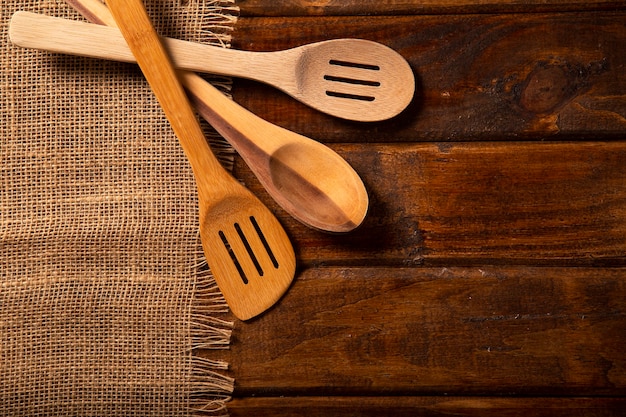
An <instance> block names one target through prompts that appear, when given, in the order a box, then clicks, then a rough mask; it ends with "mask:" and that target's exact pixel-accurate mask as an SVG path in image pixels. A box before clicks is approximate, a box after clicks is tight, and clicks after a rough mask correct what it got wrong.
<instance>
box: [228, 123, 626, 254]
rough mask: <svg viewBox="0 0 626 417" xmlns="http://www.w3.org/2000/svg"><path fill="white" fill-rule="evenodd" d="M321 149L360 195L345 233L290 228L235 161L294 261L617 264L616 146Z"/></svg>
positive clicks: (619, 200) (625, 182) (623, 151)
mask: <svg viewBox="0 0 626 417" xmlns="http://www.w3.org/2000/svg"><path fill="white" fill-rule="evenodd" d="M376 137H377V136H376V133H375V132H372V134H371V137H370V139H371V140H375V139H376ZM332 147H333V148H334V149H335V150H336V151H337V152H339V153H340V154H341V155H343V156H344V157H345V158H346V160H348V162H349V163H351V164H352V165H353V166H354V168H355V169H356V171H357V172H358V173H359V174H360V175H361V177H362V178H363V181H364V183H365V185H366V188H367V189H368V192H369V196H370V210H369V213H368V216H367V218H366V219H365V222H364V223H363V225H362V226H361V227H360V228H359V229H357V230H356V231H354V232H352V233H349V234H346V235H329V234H324V233H321V232H316V231H313V230H311V229H309V228H307V227H305V226H303V225H301V224H300V223H298V222H297V221H295V220H293V219H292V218H291V217H289V216H288V215H287V214H285V212H284V211H282V210H281V209H280V207H278V206H277V205H276V204H275V203H274V202H273V201H272V200H271V199H269V197H268V196H267V194H265V192H264V190H263V189H262V188H261V186H260V185H259V183H258V181H257V180H256V178H254V177H253V176H252V174H251V173H250V171H249V170H248V168H247V167H246V166H245V165H244V164H243V163H242V162H241V161H240V160H237V163H236V165H235V173H236V175H237V176H238V177H239V178H242V179H243V181H244V183H245V184H246V185H247V186H248V187H250V188H251V189H252V191H253V192H255V193H256V194H257V195H258V196H260V197H261V199H262V200H263V201H264V202H266V203H267V204H268V206H270V208H271V209H272V210H273V211H274V212H275V213H276V214H277V215H278V216H279V218H280V220H281V221H282V223H283V224H284V225H285V227H286V229H287V231H288V233H289V234H290V236H291V237H292V240H293V242H294V245H295V247H296V250H297V252H298V258H299V259H298V260H299V262H300V264H301V265H320V266H321V265H370V266H371V265H395V266H406V265H420V264H423V265H455V264H456V265H472V264H484V263H490V264H499V265H510V264H523V265H589V266H592V265H622V266H623V265H626V168H625V167H626V165H625V161H626V142H623V141H620V142H617V141H615V142H608V143H607V142H598V143H596V142H566V143H535V142H508V143H507V142H497V143H456V144H449V143H448V144H445V143H439V144H352V145H350V144H349V145H333V146H332Z"/></svg>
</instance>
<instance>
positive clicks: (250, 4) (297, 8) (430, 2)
mask: <svg viewBox="0 0 626 417" xmlns="http://www.w3.org/2000/svg"><path fill="white" fill-rule="evenodd" d="M237 5H238V6H239V7H240V8H241V13H242V15H244V16H330V15H341V16H346V15H349V16H354V15H363V14H367V15H400V14H402V15H411V14H427V13H428V14H442V13H517V12H531V11H535V12H537V11H565V10H568V11H582V10H586V11H591V10H615V9H620V8H624V7H625V4H624V2H622V1H615V0H613V1H602V0H587V1H585V0H526V1H524V2H520V1H515V0H481V1H470V0H388V1H379V0H324V1H319V0H318V1H310V0H306V1H305V0H296V1H293V0H275V1H272V2H271V4H270V3H269V2H268V1H267V0H237Z"/></svg>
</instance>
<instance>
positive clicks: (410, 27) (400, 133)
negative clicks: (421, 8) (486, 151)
mask: <svg viewBox="0 0 626 417" xmlns="http://www.w3.org/2000/svg"><path fill="white" fill-rule="evenodd" d="M302 28H306V29H305V30H302ZM336 37H362V38H365V39H370V40H374V41H378V42H381V43H383V44H386V45H388V46H390V47H391V48H393V49H395V50H396V51H398V52H399V53H400V54H401V55H403V56H404V57H405V58H406V59H407V60H408V62H409V63H410V65H411V67H412V68H413V70H414V72H415V75H416V78H417V92H416V94H415V98H414V100H413V103H412V104H411V105H410V106H409V108H408V109H407V110H406V111H405V112H404V113H402V114H401V115H399V116H398V117H396V118H395V119H392V120H390V121H388V122H382V123H375V124H363V123H354V122H352V123H351V122H346V121H341V120H338V119H334V118H332V117H329V116H325V115H323V114H321V113H319V112H316V111H314V110H311V109H308V108H306V107H305V106H303V105H301V104H300V103H294V101H293V100H291V99H290V98H288V97H287V96H286V95H285V94H282V93H279V92H276V91H274V90H273V89H271V88H269V87H264V86H257V85H255V84H254V83H253V82H244V81H241V82H239V80H237V82H236V83H235V89H234V98H235V100H236V101H237V102H239V103H241V104H242V105H243V106H244V107H246V108H248V109H250V110H252V111H253V112H254V113H256V114H258V115H259V116H261V117H263V118H264V119H267V120H269V121H271V122H273V123H277V124H279V125H281V126H283V127H286V128H289V129H291V130H295V131H297V132H299V133H302V134H305V135H307V136H310V137H313V138H315V139H318V140H322V141H326V142H359V141H361V140H362V138H363V137H364V136H365V135H367V136H369V137H375V140H376V141H379V142H381V141H384V142H398V141H402V142H414V141H444V140H445V141H460V140H461V141H467V140H503V139H506V140H529V139H545V138H551V139H566V140H578V139H581V138H585V139H602V140H606V139H615V138H620V137H622V134H623V132H624V130H625V129H626V71H625V69H626V54H624V52H623V50H624V49H623V48H624V45H626V13H623V12H597V13H550V14H521V15H517V14H511V15H443V16H381V17H372V16H355V17H350V18H349V19H348V18H343V17H319V18H315V19H313V18H290V19H281V18H248V19H245V18H242V19H240V22H239V23H238V25H237V29H236V32H235V44H234V46H235V47H237V48H241V49H251V50H275V49H284V48H288V47H293V46H296V45H300V44H303V43H307V42H312V41H319V40H323V39H328V38H336Z"/></svg>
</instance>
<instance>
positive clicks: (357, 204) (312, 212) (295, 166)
mask: <svg viewBox="0 0 626 417" xmlns="http://www.w3.org/2000/svg"><path fill="white" fill-rule="evenodd" d="M67 2H68V3H69V4H70V5H72V6H73V7H74V8H75V9H76V10H78V11H79V12H80V13H81V14H83V15H84V16H85V17H87V18H88V19H90V20H92V21H95V22H99V23H103V24H108V25H113V24H115V21H114V20H113V18H112V16H111V15H110V12H109V10H108V9H107V8H106V6H104V5H103V4H102V3H100V2H99V1H98V0H67ZM31 15H32V13H27V12H17V13H16V14H15V15H14V16H13V19H12V22H11V29H10V35H11V39H12V41H19V39H22V38H21V36H20V35H18V33H17V32H15V31H14V29H15V28H16V27H18V26H21V25H18V26H16V25H15V23H16V22H20V21H23V19H30V17H32V16H31ZM31 29H32V27H31ZM19 33H22V32H21V31H20V32H19ZM124 42H125V41H124ZM179 76H180V77H181V81H182V82H183V83H184V84H185V87H186V88H187V91H188V92H189V93H190V95H191V98H192V99H193V101H194V104H195V105H196V107H197V109H198V112H199V113H200V115H201V116H202V117H203V118H204V119H205V120H207V121H208V122H209V123H211V124H212V125H213V127H214V128H215V129H216V130H217V131H218V132H219V133H220V134H221V135H222V136H223V137H224V138H225V139H226V140H228V141H229V142H230V144H231V145H232V146H233V147H234V148H235V149H236V150H237V152H238V153H239V155H240V156H241V157H242V158H243V159H244V160H245V161H246V163H247V164H248V166H249V167H250V169H251V170H252V171H253V172H254V174H255V175H256V177H257V178H258V179H259V181H260V182H261V184H262V185H263V186H264V187H265V189H266V190H267V192H268V193H269V194H270V196H272V198H273V199H274V200H275V201H276V202H277V203H278V204H280V205H281V207H283V209H285V211H287V213H289V214H290V215H291V216H293V217H294V218H296V219H297V220H299V221H300V222H302V223H303V224H305V225H307V226H309V227H312V228H315V229H319V230H322V231H327V232H337V233H342V232H349V231H351V230H353V229H355V228H356V227H358V226H359V225H360V224H361V223H362V222H363V220H364V218H365V215H366V214H367V209H368V205H369V199H368V196H367V191H366V190H365V186H364V185H363V182H362V181H361V178H360V177H359V175H358V174H357V173H356V172H355V171H354V169H352V167H351V166H350V165H349V164H348V163H347V162H346V161H345V160H344V159H343V158H341V157H340V156H339V155H338V154H337V153H336V152H334V151H332V150H331V149H330V148H328V147H326V146H325V145H323V144H321V143H319V142H317V141H314V140H312V139H309V138H307V137H305V136H302V135H298V134H296V133H294V132H291V131H289V130H287V129H283V128H281V127H278V126H276V125H274V124H271V123H269V122H267V121H265V120H263V119H261V118H259V117H257V116H256V115H254V114H253V113H251V112H249V111H247V110H246V109H244V108H243V107H241V106H239V105H237V104H236V103H235V102H233V101H232V100H230V99H228V98H227V97H225V96H224V95H223V94H221V93H220V92H219V91H218V90H217V89H215V88H213V86H212V85H211V84H209V83H208V82H206V81H205V80H204V79H202V78H201V77H200V76H198V75H196V74H195V73H192V72H186V71H180V72H179Z"/></svg>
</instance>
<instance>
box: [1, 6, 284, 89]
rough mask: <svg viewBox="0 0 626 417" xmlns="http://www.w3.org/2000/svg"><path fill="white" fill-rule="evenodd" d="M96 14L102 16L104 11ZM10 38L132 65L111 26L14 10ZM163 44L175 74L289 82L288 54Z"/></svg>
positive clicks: (132, 59) (167, 41)
mask: <svg viewBox="0 0 626 417" xmlns="http://www.w3.org/2000/svg"><path fill="white" fill-rule="evenodd" d="M98 13H99V15H103V16H106V14H105V13H103V12H98ZM9 36H10V37H11V41H12V42H13V43H14V44H15V45H18V46H21V47H24V48H34V49H40V50H44V51H50V52H57V53H63V54H70V55H78V56H86V57H90V58H100V59H107V60H112V61H121V62H131V63H134V62H136V59H135V56H134V55H133V53H132V52H131V50H130V48H129V47H128V44H127V43H126V40H125V39H124V37H123V36H122V34H121V33H120V31H119V29H117V28H115V27H110V26H103V25H97V24H93V23H85V22H80V21H75V20H69V19H63V18H58V17H52V16H46V15H42V14H37V13H31V12H25V11H18V12H16V13H15V14H14V15H13V17H12V18H11V25H10V27H9ZM161 41H162V43H163V44H164V45H165V47H166V49H167V51H168V52H169V55H170V57H171V59H172V61H173V63H174V64H175V66H176V68H179V69H183V70H187V71H196V72H201V73H211V74H219V75H227V76H232V77H238V78H249V79H253V80H257V81H261V82H265V83H269V84H271V85H275V86H277V87H278V88H284V87H283V84H284V83H285V82H293V81H291V80H290V79H289V77H285V74H286V73H287V74H290V73H291V72H290V71H288V70H287V69H286V65H290V64H291V62H292V61H293V60H289V59H287V57H286V55H288V54H290V53H293V51H289V50H286V51H278V52H250V51H242V50H237V49H229V48H222V47H219V46H213V45H208V44H202V43H196V42H188V41H184V40H181V39H173V38H166V37H161ZM276 68H281V71H276ZM252 69H254V70H252ZM277 73H279V74H280V76H278V75H277ZM285 80H286V81H285Z"/></svg>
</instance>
